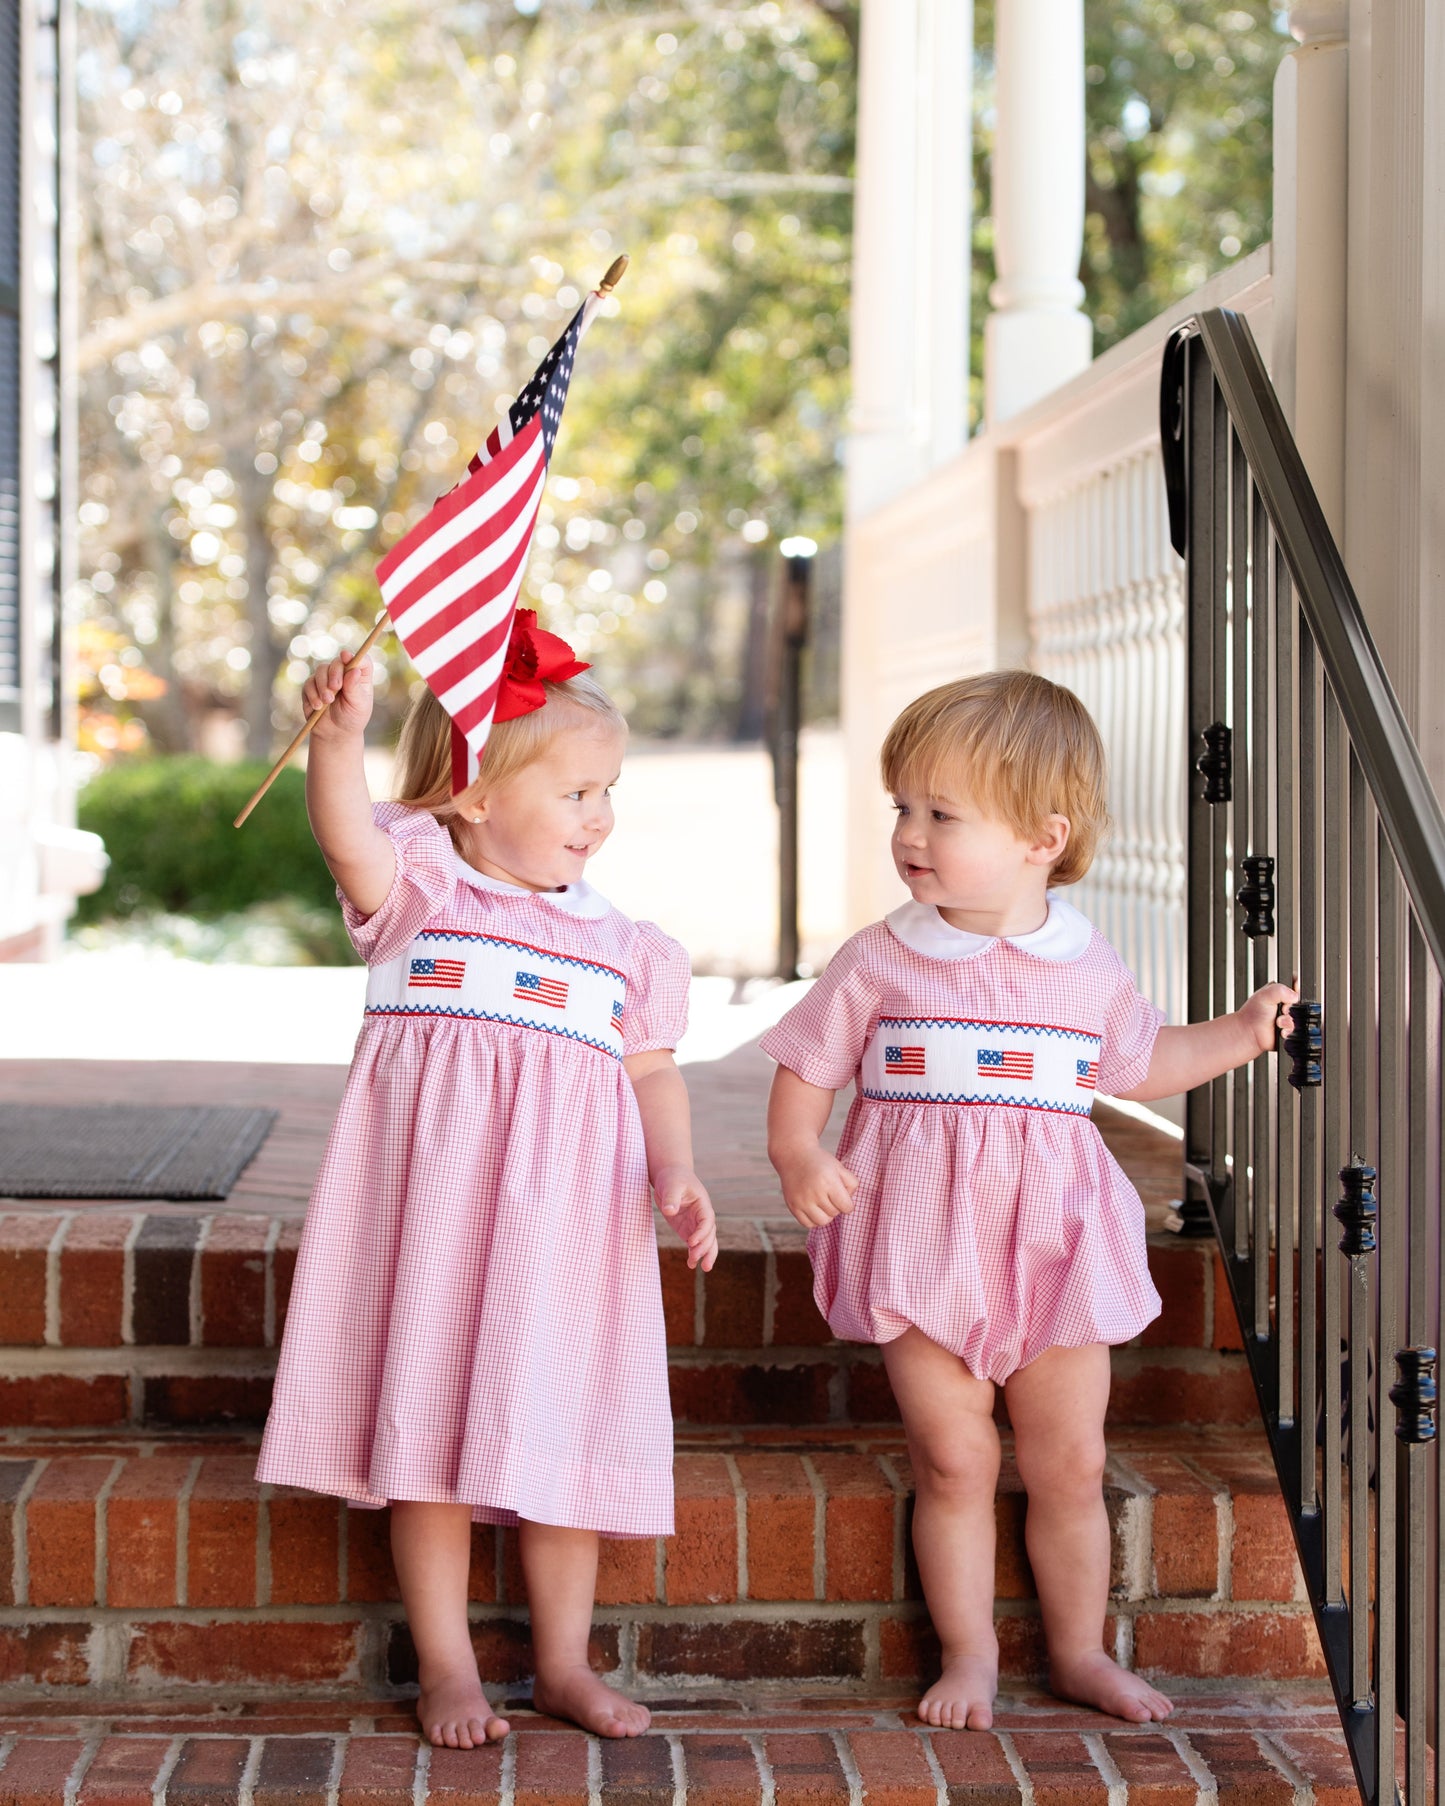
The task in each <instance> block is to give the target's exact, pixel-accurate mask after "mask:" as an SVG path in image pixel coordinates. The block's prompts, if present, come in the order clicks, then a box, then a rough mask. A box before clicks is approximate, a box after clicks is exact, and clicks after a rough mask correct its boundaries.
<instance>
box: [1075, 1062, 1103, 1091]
mask: <svg viewBox="0 0 1445 1806" xmlns="http://www.w3.org/2000/svg"><path fill="white" fill-rule="evenodd" d="M1074 1071H1075V1072H1076V1073H1077V1074H1078V1076H1077V1078H1075V1080H1074V1083H1075V1084H1076V1085H1082V1086H1083V1088H1084V1090H1085V1091H1092V1090H1094V1088H1095V1087H1096V1086H1097V1085H1098V1083H1099V1062H1098V1061H1097V1060H1075V1061H1074Z"/></svg>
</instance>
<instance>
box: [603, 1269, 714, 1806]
mask: <svg viewBox="0 0 1445 1806" xmlns="http://www.w3.org/2000/svg"><path fill="white" fill-rule="evenodd" d="M698 1271H699V1272H701V1271H702V1269H701V1268H699V1269H698ZM587 1806H602V1745H601V1743H600V1742H599V1740H598V1739H597V1738H596V1737H591V1736H589V1737H588V1739H587Z"/></svg>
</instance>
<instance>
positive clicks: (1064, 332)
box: [984, 0, 1093, 422]
mask: <svg viewBox="0 0 1445 1806" xmlns="http://www.w3.org/2000/svg"><path fill="white" fill-rule="evenodd" d="M994 29H995V47H994V57H995V71H996V73H995V83H996V89H997V97H998V125H997V134H996V137H995V141H994V156H993V219H994V235H995V242H996V258H997V268H998V280H997V281H996V282H995V283H994V285H993V288H992V290H991V291H990V296H989V298H990V300H991V301H992V302H993V306H994V310H995V311H994V312H993V313H991V314H990V315H989V317H988V319H987V321H986V322H985V325H984V352H985V364H984V368H985V387H986V393H987V399H986V411H987V415H988V419H989V421H990V422H994V421H999V420H1007V419H1008V418H1009V417H1010V416H1011V415H1014V414H1018V413H1021V412H1022V411H1023V410H1024V409H1025V408H1026V407H1028V406H1029V405H1030V404H1031V403H1032V402H1035V401H1037V400H1038V399H1039V398H1040V396H1043V395H1047V394H1048V393H1049V392H1050V391H1051V390H1053V389H1056V388H1058V386H1059V385H1060V383H1063V382H1066V381H1067V380H1068V379H1069V377H1071V376H1075V375H1077V374H1078V372H1079V371H1080V370H1083V369H1085V368H1086V367H1087V366H1088V364H1089V361H1090V359H1091V357H1092V355H1093V327H1092V325H1091V323H1090V321H1089V320H1088V318H1087V317H1086V316H1085V315H1084V314H1083V313H1081V312H1080V311H1079V303H1080V302H1081V301H1082V300H1083V298H1084V289H1083V284H1082V283H1081V282H1080V281H1079V260H1080V258H1081V256H1082V255H1083V248H1084V7H1083V0H1007V3H1006V4H1001V5H1000V6H999V7H998V8H997V11H996V14H995V28H994Z"/></svg>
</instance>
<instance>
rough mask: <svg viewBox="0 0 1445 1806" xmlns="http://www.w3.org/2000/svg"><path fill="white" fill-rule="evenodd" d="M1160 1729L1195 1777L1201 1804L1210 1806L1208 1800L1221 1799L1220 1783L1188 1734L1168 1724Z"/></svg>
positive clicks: (1162, 1725)
mask: <svg viewBox="0 0 1445 1806" xmlns="http://www.w3.org/2000/svg"><path fill="white" fill-rule="evenodd" d="M1159 1729H1160V1730H1161V1731H1162V1732H1163V1733H1164V1735H1165V1737H1167V1738H1168V1740H1169V1742H1170V1743H1172V1744H1173V1746H1174V1751H1175V1754H1176V1755H1177V1756H1178V1757H1179V1760H1180V1761H1181V1762H1182V1763H1183V1764H1184V1766H1185V1767H1186V1768H1187V1769H1188V1770H1189V1772H1190V1774H1191V1775H1192V1776H1193V1777H1194V1784H1195V1786H1196V1787H1197V1788H1198V1789H1199V1798H1200V1802H1201V1806H1208V1802H1211V1801H1217V1800H1218V1799H1219V1786H1218V1783H1217V1782H1216V1781H1215V1779H1214V1776H1213V1775H1212V1774H1211V1773H1210V1771H1209V1765H1208V1764H1207V1763H1206V1762H1205V1760H1204V1758H1203V1757H1202V1756H1201V1755H1200V1754H1199V1751H1198V1750H1197V1749H1195V1747H1194V1745H1193V1744H1192V1743H1191V1742H1190V1741H1189V1737H1188V1734H1187V1733H1186V1732H1184V1731H1180V1730H1176V1729H1174V1728H1173V1727H1172V1726H1170V1725H1167V1724H1161V1725H1160V1726H1159Z"/></svg>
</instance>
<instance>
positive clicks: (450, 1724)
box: [391, 1499, 510, 1750]
mask: <svg viewBox="0 0 1445 1806" xmlns="http://www.w3.org/2000/svg"><path fill="white" fill-rule="evenodd" d="M471 1548H472V1513H471V1507H470V1506H468V1505H430V1504H423V1503H421V1502H420V1501H417V1500H410V1499H397V1500H396V1501H394V1503H393V1504H392V1507H391V1554H392V1559H393V1560H394V1561H395V1563H396V1575H397V1579H398V1580H399V1581H400V1582H401V1597H402V1602H403V1603H404V1604H405V1606H406V1617H407V1622H408V1624H410V1626H411V1636H412V1641H413V1642H414V1643H415V1644H416V1660H417V1671H418V1678H419V1679H420V1681H421V1697H420V1698H419V1699H418V1700H417V1702H416V1716H417V1722H418V1723H419V1724H420V1725H421V1728H422V1734H423V1735H424V1736H425V1737H426V1738H427V1739H428V1741H429V1742H431V1743H442V1744H445V1745H446V1746H447V1747H448V1748H449V1749H454V1750H470V1749H474V1748H476V1747H477V1746H478V1745H480V1744H483V1743H487V1742H492V1743H495V1742H496V1741H497V1740H498V1739H499V1738H502V1737H505V1736H506V1734H507V1732H508V1730H509V1729H510V1726H509V1725H508V1723H507V1721H506V1719H505V1718H498V1717H497V1715H496V1713H495V1712H493V1710H492V1708H491V1706H490V1705H488V1703H487V1696H486V1694H485V1693H483V1691H482V1683H481V1678H480V1677H479V1675H478V1674H477V1658H476V1656H475V1655H474V1654H473V1653H472V1639H471V1634H470V1632H469V1630H468V1628H467V1570H468V1567H469V1566H470V1563H471Z"/></svg>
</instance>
